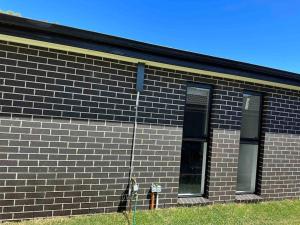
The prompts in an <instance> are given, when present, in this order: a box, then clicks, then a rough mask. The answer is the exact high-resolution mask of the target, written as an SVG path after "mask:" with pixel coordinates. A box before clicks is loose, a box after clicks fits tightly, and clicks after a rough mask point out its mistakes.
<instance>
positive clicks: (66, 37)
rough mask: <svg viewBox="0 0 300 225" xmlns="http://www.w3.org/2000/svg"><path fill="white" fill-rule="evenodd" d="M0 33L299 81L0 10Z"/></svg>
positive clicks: (240, 64) (265, 69)
mask: <svg viewBox="0 0 300 225" xmlns="http://www.w3.org/2000/svg"><path fill="white" fill-rule="evenodd" d="M0 33H3V34H9V35H15V36H21V37H27V38H33V39H37V40H43V41H48V42H53V43H60V44H66V45H71V46H75V47H82V48H87V49H93V50H99V51H104V52H108V53H113V54H119V55H124V56H129V57H136V58H141V59H146V60H152V61H158V62H163V63H170V64H175V65H179V66H187V67H191V68H196V69H206V70H212V71H216V72H224V73H231V74H235V75H239V76H246V77H252V78H256V79H261V80H268V81H275V82H279V83H286V84H292V85H300V74H297V73H293V72H288V71H283V70H279V69H273V68H269V67H264V66H258V65H254V64H249V63H244V62H239V61H234V60H229V59H224V58H218V57H213V56H208V55H203V54H198V53H194V52H188V51H183V50H178V49H173V48H169V47H163V46H158V45H154V44H148V43H143V42H139V41H135V40H129V39H126V38H120V37H116V36H111V35H106V34H100V33H96V32H92V31H86V30H81V29H77V28H72V27H67V26H62V25H57V24H51V23H46V22H41V21H37V20H31V19H27V18H22V17H16V16H11V15H6V14H0Z"/></svg>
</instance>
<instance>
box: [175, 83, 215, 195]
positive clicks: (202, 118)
mask: <svg viewBox="0 0 300 225" xmlns="http://www.w3.org/2000/svg"><path fill="white" fill-rule="evenodd" d="M209 106H210V87H208V86H203V85H201V86H200V85H199V86H198V85H189V86H188V87H187V97H186V105H185V111H184V124H183V141H182V149H181V166H180V179H179V195H180V196H195V195H202V194H203V192H204V179H205V167H206V152H207V141H208V115H209Z"/></svg>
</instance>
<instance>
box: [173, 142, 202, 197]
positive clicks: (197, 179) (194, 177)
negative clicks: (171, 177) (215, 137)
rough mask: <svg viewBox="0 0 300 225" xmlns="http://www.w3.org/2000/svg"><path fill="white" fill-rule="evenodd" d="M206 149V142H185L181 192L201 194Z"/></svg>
mask: <svg viewBox="0 0 300 225" xmlns="http://www.w3.org/2000/svg"><path fill="white" fill-rule="evenodd" d="M206 150H207V144H206V142H204V143H202V142H188V141H186V142H183V144H182V150H181V151H182V154H181V167H180V181H179V182H180V186H179V194H201V184H202V183H203V182H202V180H203V179H204V177H203V176H204V173H203V172H204V170H205V158H206V157H205V156H206Z"/></svg>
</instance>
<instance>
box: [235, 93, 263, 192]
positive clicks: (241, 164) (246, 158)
mask: <svg viewBox="0 0 300 225" xmlns="http://www.w3.org/2000/svg"><path fill="white" fill-rule="evenodd" d="M261 99H262V97H261V95H260V94H259V93H253V92H247V93H245V94H244V95H243V110H242V124H241V141H240V153H239V161H238V175H237V193H254V192H255V183H256V168H257V157H258V145H259V136H260V117H261V116H260V114H261Z"/></svg>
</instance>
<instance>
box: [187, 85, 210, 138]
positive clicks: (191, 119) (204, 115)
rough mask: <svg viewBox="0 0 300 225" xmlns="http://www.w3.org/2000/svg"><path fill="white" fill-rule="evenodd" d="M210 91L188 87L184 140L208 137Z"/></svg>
mask: <svg viewBox="0 0 300 225" xmlns="http://www.w3.org/2000/svg"><path fill="white" fill-rule="evenodd" d="M208 102H209V90H208V89H203V88H197V87H188V89H187V98H186V108H185V113H184V126H183V127H184V130H183V136H184V138H202V137H206V136H207V126H208V123H207V120H208Z"/></svg>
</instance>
